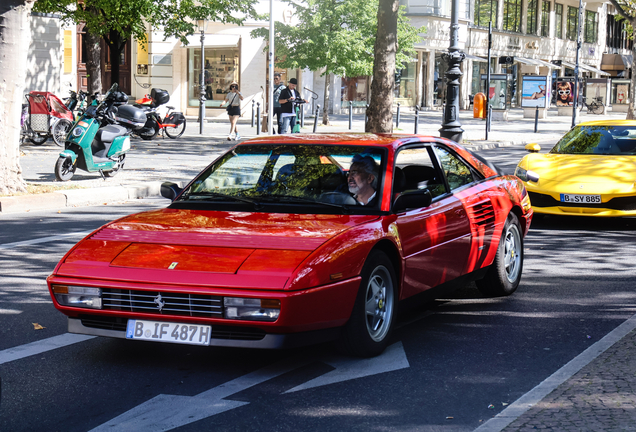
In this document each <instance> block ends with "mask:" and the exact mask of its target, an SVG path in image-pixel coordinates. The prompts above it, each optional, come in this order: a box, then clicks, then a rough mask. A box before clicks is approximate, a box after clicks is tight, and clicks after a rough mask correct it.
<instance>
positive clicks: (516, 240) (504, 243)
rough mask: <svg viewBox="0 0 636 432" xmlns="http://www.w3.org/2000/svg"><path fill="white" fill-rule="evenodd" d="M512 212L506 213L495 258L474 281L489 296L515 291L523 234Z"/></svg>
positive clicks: (519, 267)
mask: <svg viewBox="0 0 636 432" xmlns="http://www.w3.org/2000/svg"><path fill="white" fill-rule="evenodd" d="M521 233H522V231H521V224H520V223H519V219H518V218H517V216H516V215H515V214H514V213H510V214H509V215H508V219H507V220H506V224H505V225H504V229H503V231H502V233H501V239H500V240H499V245H498V246H497V254H496V255H495V260H494V261H493V263H492V265H491V266H490V268H489V269H488V271H487V273H486V276H485V277H484V278H483V279H480V280H478V281H475V283H476V284H477V288H479V291H481V292H482V294H484V295H487V296H489V297H502V296H508V295H510V294H512V293H513V292H515V290H516V289H517V287H518V286H519V282H520V281H521V273H522V270H523V235H522V234H521Z"/></svg>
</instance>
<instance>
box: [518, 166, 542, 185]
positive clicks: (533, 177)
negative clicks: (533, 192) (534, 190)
mask: <svg viewBox="0 0 636 432" xmlns="http://www.w3.org/2000/svg"><path fill="white" fill-rule="evenodd" d="M515 175H516V176H517V177H519V178H520V179H521V180H523V181H524V182H528V181H531V182H535V183H536V182H538V181H539V174H537V173H536V172H534V171H530V170H525V169H523V168H521V167H520V166H518V167H517V168H515Z"/></svg>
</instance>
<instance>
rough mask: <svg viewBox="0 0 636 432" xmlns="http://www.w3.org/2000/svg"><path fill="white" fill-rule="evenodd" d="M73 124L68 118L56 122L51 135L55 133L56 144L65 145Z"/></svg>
mask: <svg viewBox="0 0 636 432" xmlns="http://www.w3.org/2000/svg"><path fill="white" fill-rule="evenodd" d="M72 124H73V123H71V122H70V121H69V120H67V119H60V120H59V121H58V122H57V123H55V126H53V129H52V130H51V135H53V141H55V144H57V145H59V146H60V147H62V146H64V143H65V142H66V135H68V132H69V131H70V129H71V125H72Z"/></svg>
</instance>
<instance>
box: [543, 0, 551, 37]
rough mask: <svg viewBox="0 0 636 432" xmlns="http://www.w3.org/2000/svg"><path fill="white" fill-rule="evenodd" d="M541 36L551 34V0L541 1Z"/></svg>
mask: <svg viewBox="0 0 636 432" xmlns="http://www.w3.org/2000/svg"><path fill="white" fill-rule="evenodd" d="M541 36H543V37H548V36H550V2H549V1H544V2H542V3H541Z"/></svg>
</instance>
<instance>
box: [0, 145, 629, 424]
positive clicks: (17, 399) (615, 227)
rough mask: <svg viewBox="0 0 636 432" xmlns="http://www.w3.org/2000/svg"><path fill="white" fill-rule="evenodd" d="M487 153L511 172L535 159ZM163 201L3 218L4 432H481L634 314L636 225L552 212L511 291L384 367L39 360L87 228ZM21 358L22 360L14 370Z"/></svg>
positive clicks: (331, 360) (218, 353)
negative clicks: (72, 255) (63, 274)
mask: <svg viewBox="0 0 636 432" xmlns="http://www.w3.org/2000/svg"><path fill="white" fill-rule="evenodd" d="M481 153H482V154H484V155H486V156H487V157H489V158H490V159H492V160H493V161H494V162H495V163H498V164H500V165H501V166H503V167H504V169H505V170H507V171H510V170H511V169H514V165H515V164H516V161H517V160H518V159H519V158H520V157H521V156H522V154H523V152H522V150H520V149H519V148H518V147H508V148H503V149H494V150H486V151H483V152H481ZM165 204H166V201H165V200H162V199H154V200H138V201H135V202H132V203H128V204H124V205H113V206H111V205H109V206H99V207H87V208H75V209H73V208H68V209H64V210H62V211H61V212H59V213H58V212H40V213H26V214H13V215H2V216H0V270H1V271H0V335H1V336H2V337H0V377H1V379H2V400H1V402H0V430H1V431H69V432H70V431H88V430H92V429H97V430H105V429H109V430H117V431H121V430H135V431H138V430H149V431H150V430H161V428H165V427H166V425H171V427H176V429H175V430H179V431H208V430H214V431H245V430H259V431H298V430H321V431H325V430H326V431H342V430H353V431H356V430H360V431H369V430H371V431H387V430H388V431H392V430H395V431H398V430H399V431H415V430H417V431H441V430H443V431H472V430H474V429H475V428H477V427H478V426H479V425H480V424H482V423H483V422H484V421H486V420H488V419H489V418H491V417H493V416H494V415H495V414H497V413H498V412H500V411H501V410H502V409H503V408H505V406H506V404H510V403H512V402H514V401H515V400H516V399H518V398H519V397H520V396H522V395H523V394H525V393H526V392H528V391H529V390H531V389H532V388H533V387H534V386H536V385H537V384H539V383H540V382H541V381H543V380H544V379H545V378H546V377H548V376H549V375H551V374H552V373H553V372H554V371H556V370H557V369H559V368H560V367H561V366H563V365H564V364H565V363H567V362H568V361H569V360H571V359H572V358H574V357H575V356H576V355H578V354H579V353H581V352H582V351H583V350H585V349H586V348H588V347H589V346H590V345H591V344H593V343H595V342H596V341H598V340H599V339H600V338H602V337H603V336H604V335H606V334H607V333H608V332H610V331H611V330H613V329H614V328H615V327H617V326H618V325H619V324H620V323H622V322H623V321H624V320H626V319H627V318H629V317H631V316H632V315H634V313H636V293H635V292H634V290H633V280H634V277H635V276H636V270H635V269H634V267H633V265H632V257H633V256H634V255H635V254H636V235H634V234H635V233H634V231H635V230H636V221H634V220H632V219H622V220H619V219H591V218H570V217H568V218H554V217H548V218H544V219H542V220H541V221H538V222H536V223H534V224H533V226H532V228H531V231H530V233H529V235H528V237H527V238H526V243H525V254H526V257H525V264H524V273H523V279H522V282H521V285H520V287H519V289H518V291H517V292H516V293H515V294H514V295H513V296H511V297H507V298H500V299H488V298H483V297H482V296H481V295H480V293H479V291H477V289H476V288H475V287H474V285H469V286H467V287H465V288H463V289H461V290H459V291H457V292H456V293H455V294H454V295H453V296H452V298H448V299H440V300H438V301H436V302H434V303H431V304H428V305H425V306H423V307H421V308H418V309H416V310H413V311H410V312H408V313H405V314H402V315H401V316H400V320H399V323H398V328H397V331H396V332H395V333H394V335H393V342H394V345H392V346H391V349H390V350H388V352H387V354H385V355H383V356H380V357H379V358H378V359H375V360H373V361H363V360H352V359H347V358H343V357H340V356H339V355H337V354H336V353H335V351H334V350H333V348H332V346H331V345H328V344H326V345H319V346H315V347H311V348H305V349H299V350H290V351H257V350H239V349H222V348H202V347H192V346H186V345H169V344H155V343H143V342H136V343H134V342H130V341H125V340H113V339H107V338H92V339H88V340H83V341H77V342H75V343H70V342H67V343H68V344H67V345H65V344H64V343H60V347H59V348H56V349H49V350H43V351H42V352H38V351H37V349H35V348H34V347H40V346H41V343H42V342H43V341H45V340H47V339H48V338H55V337H58V336H62V335H65V334H66V319H65V317H64V316H63V315H62V314H61V313H58V312H57V311H56V310H55V309H54V308H53V306H52V304H51V301H50V299H49V294H48V291H47V289H46V284H45V278H46V276H47V275H48V274H49V273H50V272H51V270H52V269H53V267H54V266H55V264H56V263H57V262H58V260H59V259H60V258H61V257H62V256H63V254H64V253H65V252H66V251H67V250H68V249H69V248H70V247H71V246H72V245H73V244H74V243H75V242H76V241H77V240H79V239H80V238H81V236H82V235H81V233H87V232H89V231H91V230H93V229H95V228H97V227H99V226H100V225H101V224H103V223H104V222H106V221H110V220H113V219H115V218H117V217H119V216H122V215H125V214H128V213H132V212H136V211H140V210H145V209H151V208H155V207H158V206H163V205H165ZM74 233H75V235H73V234H74ZM67 234H70V235H67ZM34 323H35V324H39V325H40V326H42V327H44V328H43V329H36V326H35V325H34ZM53 340H54V341H57V342H59V341H60V339H53ZM29 343H34V344H35V345H26V344H29ZM64 345H65V346H64ZM25 346H26V347H25ZM16 347H25V348H24V352H23V355H22V356H19V355H18V356H17V357H16V358H15V359H13V360H11V357H10V356H9V355H8V354H10V353H14V354H15V352H16ZM18 357H19V358H18ZM3 359H4V360H3ZM290 390H294V391H290ZM127 413H128V414H127ZM110 426H112V427H110ZM127 428H128V429H127Z"/></svg>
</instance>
